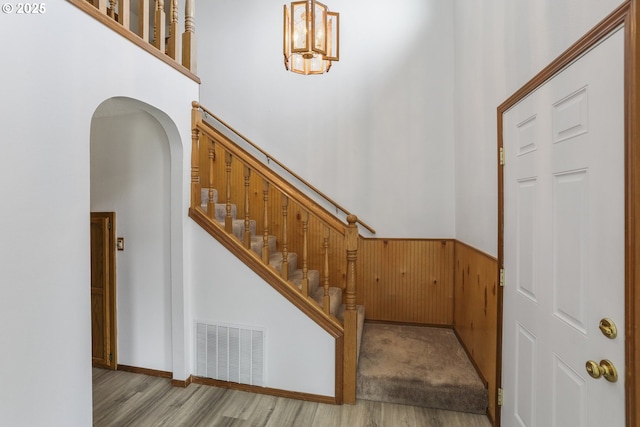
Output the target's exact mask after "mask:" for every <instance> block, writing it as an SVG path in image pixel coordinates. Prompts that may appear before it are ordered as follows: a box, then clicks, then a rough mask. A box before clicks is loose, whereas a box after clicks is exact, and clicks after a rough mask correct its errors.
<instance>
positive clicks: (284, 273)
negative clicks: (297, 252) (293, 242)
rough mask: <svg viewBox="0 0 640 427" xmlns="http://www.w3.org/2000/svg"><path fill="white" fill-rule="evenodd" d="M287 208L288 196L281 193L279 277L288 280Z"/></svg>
mask: <svg viewBox="0 0 640 427" xmlns="http://www.w3.org/2000/svg"><path fill="white" fill-rule="evenodd" d="M288 210H289V198H288V197H287V196H285V195H284V194H283V195H282V271H281V272H280V277H282V278H283V279H284V280H289V245H288V243H287V215H288Z"/></svg>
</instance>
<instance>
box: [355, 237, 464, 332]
mask: <svg viewBox="0 0 640 427" xmlns="http://www.w3.org/2000/svg"><path fill="white" fill-rule="evenodd" d="M454 249H455V242H454V240H451V239H365V238H363V239H360V247H359V248H358V258H359V259H360V260H366V261H363V262H359V263H358V264H357V265H358V273H357V274H358V304H363V305H364V306H365V307H366V310H367V311H366V313H367V314H366V317H367V320H376V321H387V322H402V323H417V324H425V325H437V326H451V325H452V324H453V305H454V304H453V284H454V271H453V260H454Z"/></svg>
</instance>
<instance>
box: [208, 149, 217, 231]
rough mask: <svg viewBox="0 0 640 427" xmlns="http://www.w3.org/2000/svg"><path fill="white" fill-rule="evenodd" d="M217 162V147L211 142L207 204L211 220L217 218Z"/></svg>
mask: <svg viewBox="0 0 640 427" xmlns="http://www.w3.org/2000/svg"><path fill="white" fill-rule="evenodd" d="M215 160H216V146H215V142H213V140H211V146H210V147H209V201H208V202H207V216H208V217H209V218H210V219H215V218H216V201H215V200H214V198H213V186H214V182H213V172H214V170H213V168H214V165H215V163H214V162H215Z"/></svg>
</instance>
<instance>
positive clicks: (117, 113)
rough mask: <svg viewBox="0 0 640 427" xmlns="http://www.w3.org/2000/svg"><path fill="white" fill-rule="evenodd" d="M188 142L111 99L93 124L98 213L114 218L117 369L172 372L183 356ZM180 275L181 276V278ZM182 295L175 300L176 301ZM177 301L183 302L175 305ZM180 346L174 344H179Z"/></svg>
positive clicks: (131, 103)
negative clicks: (178, 336) (184, 160)
mask: <svg viewBox="0 0 640 427" xmlns="http://www.w3.org/2000/svg"><path fill="white" fill-rule="evenodd" d="M181 159H182V144H181V142H180V138H179V135H178V132H177V129H176V127H175V124H174V123H173V121H172V120H171V119H170V118H169V117H168V116H167V115H166V114H164V113H163V112H161V111H159V110H157V109H155V108H153V107H151V106H149V105H147V104H145V103H142V102H140V101H137V100H134V99H130V98H110V99H108V100H106V101H104V102H103V103H102V104H100V106H99V107H98V108H97V109H96V111H95V113H94V115H93V118H92V122H91V150H90V162H91V163H90V170H91V187H90V190H91V197H90V200H91V202H90V203H91V206H90V209H91V211H92V212H110V213H113V215H114V216H115V221H114V227H115V228H116V230H115V235H116V236H117V237H118V238H121V239H123V245H122V246H123V248H122V250H118V251H117V252H116V253H115V256H114V257H113V260H114V262H115V275H116V277H117V282H116V283H117V285H116V286H117V291H116V292H115V300H114V301H113V303H114V304H115V312H116V315H115V318H114V319H113V321H115V322H116V323H117V353H116V354H114V358H116V360H117V364H119V365H121V366H129V367H134V368H142V369H147V370H153V371H159V372H167V373H170V372H172V371H173V370H174V356H173V355H174V352H176V351H177V352H179V353H178V354H181V353H183V346H184V344H182V345H181V344H180V343H183V342H184V341H183V340H180V339H178V340H177V341H176V340H174V337H173V336H174V330H177V331H178V333H179V334H180V333H182V334H183V333H184V321H183V320H184V319H183V316H182V315H181V313H182V312H183V311H182V310H181V308H182V279H181V278H182V275H181V271H182V225H181V221H180V212H181V199H182V191H181V187H182V185H181V183H182V179H181V178H182V177H181V173H182V167H181V164H182V162H181ZM176 273H177V274H176ZM176 296H177V297H176ZM175 299H177V301H174V300H175ZM174 341H175V342H174Z"/></svg>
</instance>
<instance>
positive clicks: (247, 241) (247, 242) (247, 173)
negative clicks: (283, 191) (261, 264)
mask: <svg viewBox="0 0 640 427" xmlns="http://www.w3.org/2000/svg"><path fill="white" fill-rule="evenodd" d="M250 179H251V169H249V167H248V166H246V165H245V167H244V247H245V248H247V249H251V219H250V217H249V180H250Z"/></svg>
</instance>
